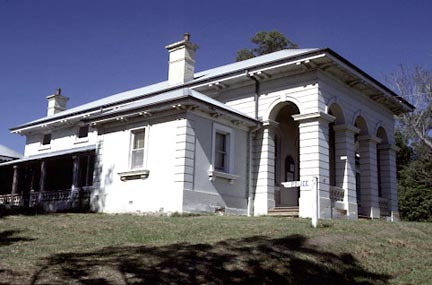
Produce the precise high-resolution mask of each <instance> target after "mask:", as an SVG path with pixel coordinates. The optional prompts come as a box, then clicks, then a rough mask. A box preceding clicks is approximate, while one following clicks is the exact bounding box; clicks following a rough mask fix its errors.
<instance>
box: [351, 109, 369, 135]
mask: <svg viewBox="0 0 432 285" xmlns="http://www.w3.org/2000/svg"><path fill="white" fill-rule="evenodd" d="M353 125H354V126H355V127H356V128H358V129H360V133H359V134H360V135H361V136H366V135H368V134H369V127H368V124H367V122H366V120H365V119H364V118H363V116H362V115H360V114H358V115H357V116H356V117H355V118H354V123H353Z"/></svg>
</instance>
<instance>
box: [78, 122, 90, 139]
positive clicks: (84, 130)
mask: <svg viewBox="0 0 432 285" xmlns="http://www.w3.org/2000/svg"><path fill="white" fill-rule="evenodd" d="M88 132H89V126H88V125H85V126H82V127H80V128H79V130H78V138H79V139H82V138H86V137H88Z"/></svg>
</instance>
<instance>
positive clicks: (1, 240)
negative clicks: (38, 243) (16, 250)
mask: <svg viewBox="0 0 432 285" xmlns="http://www.w3.org/2000/svg"><path fill="white" fill-rule="evenodd" d="M20 232H21V231H11V230H10V231H0V246H7V245H11V244H13V243H16V242H21V241H32V240H34V239H32V238H26V237H20V236H17V234H19V233H20Z"/></svg>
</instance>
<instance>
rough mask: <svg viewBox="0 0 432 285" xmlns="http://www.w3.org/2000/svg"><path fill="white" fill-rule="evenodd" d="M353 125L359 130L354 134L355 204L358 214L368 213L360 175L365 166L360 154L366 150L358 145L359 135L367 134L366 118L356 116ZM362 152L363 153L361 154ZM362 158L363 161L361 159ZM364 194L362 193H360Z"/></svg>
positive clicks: (362, 178) (364, 190)
mask: <svg viewBox="0 0 432 285" xmlns="http://www.w3.org/2000/svg"><path fill="white" fill-rule="evenodd" d="M354 126H355V127H356V128H358V129H359V130H360V131H359V133H358V134H356V135H355V139H354V143H355V173H356V179H355V181H356V194H357V205H358V214H359V215H368V214H369V213H368V212H367V211H366V209H365V208H364V206H365V203H364V202H365V201H364V200H365V195H366V194H367V193H366V189H364V187H365V185H363V184H364V183H362V180H364V177H362V173H361V170H362V168H365V162H363V161H364V158H363V159H362V157H361V156H362V155H363V156H364V155H365V154H366V152H365V151H364V150H362V149H361V147H360V144H361V142H360V139H359V138H361V137H365V136H367V135H368V134H369V130H368V126H367V123H366V120H365V119H364V118H363V117H362V116H358V117H357V118H356V119H355V121H354ZM362 152H363V154H362ZM362 160H363V161H362ZM362 194H364V195H362Z"/></svg>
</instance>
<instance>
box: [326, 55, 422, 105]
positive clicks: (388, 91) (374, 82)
mask: <svg viewBox="0 0 432 285" xmlns="http://www.w3.org/2000/svg"><path fill="white" fill-rule="evenodd" d="M323 52H326V53H328V55H329V57H330V58H332V60H333V61H335V62H336V61H339V62H341V63H343V64H344V65H346V66H347V67H348V68H349V69H352V70H353V71H354V72H355V73H358V74H359V75H360V76H361V77H363V78H364V79H366V80H367V81H368V82H370V83H371V84H372V85H374V87H375V88H376V89H378V90H380V91H381V92H383V93H384V94H388V95H390V96H391V97H390V98H391V99H392V100H393V101H394V102H396V103H397V104H399V105H400V106H401V108H402V109H405V111H406V112H411V111H413V110H414V109H415V107H414V106H413V105H411V104H410V103H409V102H408V101H406V100H405V99H404V98H402V97H401V96H399V95H398V94H396V93H395V92H394V91H392V90H391V89H389V88H388V87H387V86H385V85H384V84H382V83H381V82H379V81H378V80H376V79H375V78H373V77H372V76H370V75H369V74H367V73H366V72H365V71H363V70H362V69H360V68H359V67H357V66H356V65H354V64H353V63H351V62H350V61H348V60H347V59H345V58H344V57H342V56H341V55H339V54H338V53H336V52H335V51H333V50H332V49H330V48H325V49H323Z"/></svg>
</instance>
